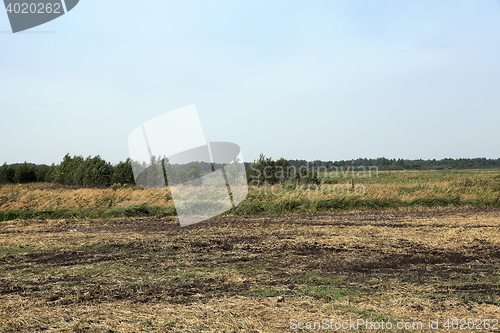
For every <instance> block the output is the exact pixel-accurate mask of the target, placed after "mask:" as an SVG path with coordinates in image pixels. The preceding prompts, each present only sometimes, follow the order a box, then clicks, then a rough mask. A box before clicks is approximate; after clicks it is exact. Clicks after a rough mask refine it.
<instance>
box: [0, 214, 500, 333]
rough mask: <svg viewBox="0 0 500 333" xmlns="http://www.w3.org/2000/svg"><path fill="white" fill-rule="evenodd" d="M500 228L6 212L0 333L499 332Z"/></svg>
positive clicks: (482, 221) (441, 219)
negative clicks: (17, 215)
mask: <svg viewBox="0 0 500 333" xmlns="http://www.w3.org/2000/svg"><path fill="white" fill-rule="evenodd" d="M499 226H500V209H462V210H439V211H414V212H352V213H338V214H336V213H317V214H301V215H272V216H224V217H216V218H212V219H210V220H208V221H205V222H202V223H199V224H195V225H192V226H189V227H185V228H181V227H179V226H178V225H177V222H176V220H175V218H165V219H155V218H144V219H110V220H76V219H75V220H51V221H7V222H1V223H0V267H1V270H0V332H42V331H43V332H287V331H292V332H293V331H298V327H299V326H300V327H304V328H310V331H315V328H316V330H319V331H325V330H327V331H332V332H334V331H335V332H341V331H349V329H345V327H344V329H342V328H340V329H339V328H338V327H337V329H335V324H338V325H341V326H342V324H346V323H347V322H349V320H351V323H352V322H361V321H363V324H362V325H360V326H357V327H356V329H352V328H353V326H349V327H350V328H351V330H352V331H359V332H364V331H377V330H376V328H378V326H377V323H378V325H387V323H391V325H392V326H393V328H392V329H387V327H385V326H380V327H384V329H382V328H380V329H379V330H378V331H384V332H385V331H394V332H402V331H419V332H436V331H447V329H446V328H445V327H444V325H445V324H446V323H447V320H448V319H449V321H448V324H450V328H453V327H451V325H452V324H453V325H454V324H455V323H454V322H453V320H456V323H457V325H456V326H457V329H459V328H460V327H461V326H462V327H465V330H467V331H485V328H486V326H487V325H488V327H489V328H488V329H487V330H486V331H488V330H490V331H491V330H493V331H494V330H495V329H494V328H495V327H496V330H500V324H498V325H496V326H495V320H496V321H498V320H500V272H499V263H500V230H499ZM429 320H431V321H433V322H436V321H438V325H439V326H438V327H439V328H438V329H437V330H436V329H433V328H432V327H431V328H429ZM460 320H464V321H463V322H461V321H460ZM470 320H473V321H470ZM315 322H317V323H318V324H321V325H322V326H321V329H319V328H320V327H318V326H314V323H315ZM367 322H370V323H371V326H370V325H368V324H367ZM464 322H465V324H463V323H464ZM381 323H383V324H381ZM398 323H399V324H402V325H403V326H402V329H397V325H398ZM418 323H422V326H421V327H419V324H418ZM405 324H406V325H407V326H406V328H408V329H407V330H405V329H404V326H405ZM307 325H309V326H307ZM367 325H368V326H367ZM408 325H409V326H408ZM412 325H413V326H412ZM463 325H465V326H463ZM341 326H340V327H341ZM370 328H372V329H370ZM480 328H482V330H480ZM452 331H453V329H452ZM462 331H463V330H462Z"/></svg>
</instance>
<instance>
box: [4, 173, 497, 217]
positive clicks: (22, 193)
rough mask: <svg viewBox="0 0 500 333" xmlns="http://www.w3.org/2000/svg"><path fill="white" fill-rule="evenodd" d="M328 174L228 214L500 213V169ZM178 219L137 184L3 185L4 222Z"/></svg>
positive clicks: (264, 192) (269, 192) (273, 190)
mask: <svg viewBox="0 0 500 333" xmlns="http://www.w3.org/2000/svg"><path fill="white" fill-rule="evenodd" d="M323 176H328V178H325V183H327V184H323V185H319V186H317V185H309V184H307V185H297V184H294V183H287V184H281V185H276V186H263V187H259V188H251V189H250V192H249V195H248V196H247V198H246V199H245V200H244V201H243V202H242V203H241V204H240V205H238V206H237V207H236V208H233V209H231V210H230V211H228V212H226V213H225V214H234V215H251V214H280V213H300V212H321V211H349V210H387V209H394V210H397V209H420V208H440V207H481V208H485V207H500V171H499V170H480V171H478V170H472V171H405V172H401V171H387V172H379V173H378V174H377V175H375V174H373V175H371V176H370V177H368V176H366V177H360V175H359V174H356V173H348V174H341V175H340V176H338V175H332V174H330V175H323ZM335 176H337V177H335ZM195 190H196V188H193V191H195ZM174 215H175V207H174V205H173V201H172V197H171V195H170V193H169V192H168V191H165V190H149V189H141V188H137V187H129V186H112V187H110V188H107V189H97V188H93V189H86V188H72V187H67V186H59V185H54V184H44V183H38V184H25V185H3V186H1V187H0V221H6V220H14V219H39V220H44V219H71V218H112V217H139V216H157V217H164V216H174Z"/></svg>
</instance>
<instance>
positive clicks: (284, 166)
mask: <svg viewBox="0 0 500 333" xmlns="http://www.w3.org/2000/svg"><path fill="white" fill-rule="evenodd" d="M205 164H206V163H205ZM205 164H204V163H197V162H194V163H191V164H189V165H186V166H177V165H174V166H171V165H170V164H168V161H166V163H165V161H161V160H160V159H157V160H155V161H154V163H153V162H152V164H151V165H150V168H149V169H150V170H149V171H147V172H144V173H143V174H141V176H140V178H139V179H138V182H139V185H142V184H156V183H158V181H157V179H158V177H160V178H161V177H164V176H165V175H166V174H168V175H169V177H167V179H168V181H169V183H170V185H172V184H178V183H183V182H185V181H187V180H193V179H196V178H198V177H201V176H202V175H203V174H206V173H207V172H210V170H208V171H207V168H209V167H210V168H213V167H214V166H209V165H205ZM151 166H153V167H151ZM359 166H364V167H377V168H378V170H452V169H489V168H500V158H499V159H486V158H472V159H468V158H460V159H451V158H446V159H442V160H435V159H434V160H421V159H420V160H405V159H387V158H384V157H382V158H377V159H366V158H359V159H356V160H342V161H336V162H333V161H327V162H325V161H319V160H317V161H311V162H309V161H305V160H286V159H284V158H280V159H278V160H276V161H275V160H273V159H272V158H270V157H265V156H264V155H263V154H261V155H260V157H259V159H257V160H255V161H254V162H252V163H245V168H246V170H247V179H248V182H249V183H250V184H252V183H253V184H254V185H258V184H276V183H279V182H283V181H286V180H300V181H302V182H308V183H310V182H312V183H318V182H319V177H320V174H319V172H320V171H322V172H325V171H328V172H331V171H335V170H338V169H340V168H344V169H345V168H347V167H359ZM215 167H220V166H215ZM33 182H47V183H57V184H61V185H68V186H76V187H109V186H111V185H113V184H129V185H134V184H135V183H136V182H135V180H134V173H133V169H132V161H131V160H130V159H127V160H126V161H124V162H119V163H118V164H115V165H113V164H111V163H109V162H107V161H105V160H104V159H102V158H101V157H100V156H95V157H91V156H89V157H87V158H83V157H82V156H73V157H71V156H70V155H69V154H66V156H64V158H63V160H62V162H61V163H59V164H52V165H35V164H31V163H27V162H25V163H22V164H11V165H8V164H7V163H4V164H3V165H2V166H1V167H0V184H9V183H18V184H22V183H33Z"/></svg>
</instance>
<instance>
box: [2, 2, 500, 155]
mask: <svg viewBox="0 0 500 333" xmlns="http://www.w3.org/2000/svg"><path fill="white" fill-rule="evenodd" d="M9 30H10V26H9V22H8V18H7V14H6V13H5V12H0V50H1V52H0V163H3V162H4V161H7V162H8V163H15V162H21V161H25V160H27V161H30V162H34V163H47V164H50V163H53V162H56V163H57V162H59V161H60V160H61V159H62V157H63V156H64V155H65V154H66V153H70V154H71V155H83V156H88V155H97V154H100V155H101V156H102V157H103V158H105V159H106V160H109V161H111V162H113V163H116V162H118V161H120V160H125V159H126V158H127V157H128V147H127V144H128V142H127V139H128V135H129V134H130V132H131V131H132V130H133V129H134V128H136V127H137V126H139V125H140V124H141V123H144V122H145V121H147V120H149V119H151V118H154V117H156V116H158V115H161V114H163V113H165V112H168V111H171V110H175V109H177V108H181V107H184V106H187V105H191V104H196V106H197V109H198V112H199V115H200V118H201V121H202V124H203V126H204V131H205V136H206V138H207V140H208V141H229V142H234V143H237V144H239V145H240V146H241V148H242V151H243V156H244V157H245V160H247V161H249V160H253V159H255V158H257V157H258V155H259V154H260V153H264V154H265V155H267V156H271V157H274V158H279V157H285V158H289V159H306V160H317V159H319V160H340V159H351V158H358V157H367V158H376V157H382V156H385V157H387V158H409V159H417V158H423V159H433V158H436V159H440V158H446V157H451V158H459V157H487V158H499V157H500V149H499V143H500V131H499V130H498V129H499V128H500V93H499V90H500V89H499V88H500V61H499V59H500V1H497V0H484V1H472V0H468V1H461V0H453V1H445V0H442V1H425V0H423V1H401V0H399V1H368V0H366V1H356V0H350V1H347V0H346V1H159V0H158V1H129V0H123V1H120V2H117V1H88V0H81V1H80V3H79V5H78V6H77V7H75V9H73V10H72V11H71V12H69V13H68V14H66V15H64V16H62V17H61V18H59V19H57V20H54V21H52V22H49V23H47V24H45V25H42V26H39V27H36V28H33V29H31V30H29V31H27V32H26V33H18V34H12V33H9Z"/></svg>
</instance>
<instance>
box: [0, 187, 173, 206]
mask: <svg viewBox="0 0 500 333" xmlns="http://www.w3.org/2000/svg"><path fill="white" fill-rule="evenodd" d="M143 203H148V204H151V205H155V206H159V207H171V206H172V201H171V200H170V196H169V193H168V192H167V191H166V190H160V189H158V190H151V189H141V188H138V187H127V186H125V187H121V186H120V187H117V188H115V189H113V188H109V189H98V188H71V187H63V186H58V185H53V184H46V183H35V184H22V185H3V186H0V210H58V209H94V210H99V209H109V208H116V207H126V206H131V205H138V204H143Z"/></svg>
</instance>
